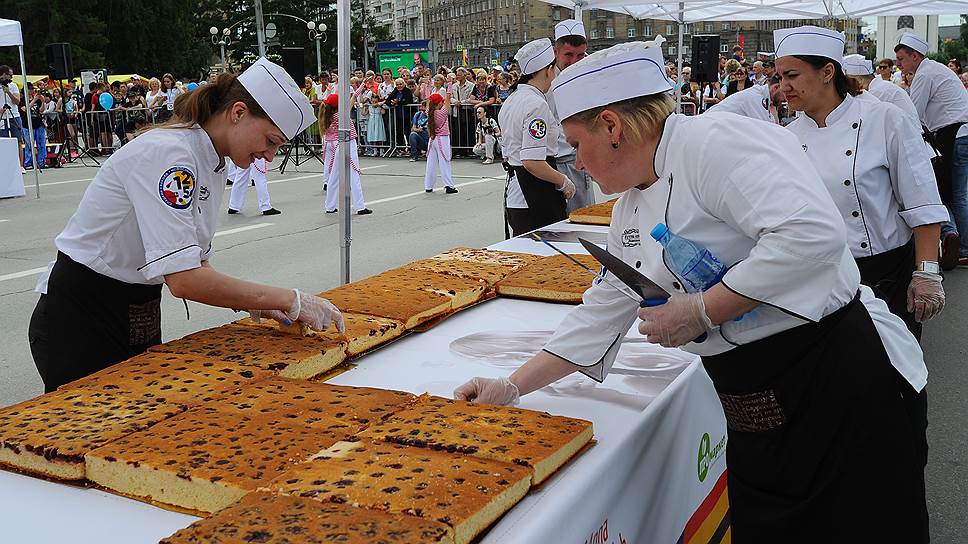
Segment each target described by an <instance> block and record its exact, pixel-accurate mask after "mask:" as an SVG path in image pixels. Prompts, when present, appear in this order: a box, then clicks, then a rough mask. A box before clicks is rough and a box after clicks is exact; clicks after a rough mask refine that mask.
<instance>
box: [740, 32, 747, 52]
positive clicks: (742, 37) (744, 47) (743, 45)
mask: <svg viewBox="0 0 968 544" xmlns="http://www.w3.org/2000/svg"><path fill="white" fill-rule="evenodd" d="M739 46H740V47H742V48H743V49H746V36H744V35H742V34H740V35H739Z"/></svg>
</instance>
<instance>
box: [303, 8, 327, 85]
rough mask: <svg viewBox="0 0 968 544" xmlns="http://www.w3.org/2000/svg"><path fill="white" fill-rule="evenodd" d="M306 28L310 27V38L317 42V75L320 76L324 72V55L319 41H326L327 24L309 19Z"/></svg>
mask: <svg viewBox="0 0 968 544" xmlns="http://www.w3.org/2000/svg"><path fill="white" fill-rule="evenodd" d="M306 28H308V29H309V39H310V40H314V41H315V42H316V75H317V76H318V75H319V74H321V73H323V57H322V56H321V55H320V52H319V42H320V40H322V41H324V42H325V41H326V24H325V23H319V25H317V24H316V22H315V21H309V22H307V23H306Z"/></svg>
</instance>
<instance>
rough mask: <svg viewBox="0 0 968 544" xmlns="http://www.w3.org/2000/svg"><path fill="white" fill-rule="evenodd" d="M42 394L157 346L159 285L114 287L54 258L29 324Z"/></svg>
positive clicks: (115, 282) (78, 266)
mask: <svg viewBox="0 0 968 544" xmlns="http://www.w3.org/2000/svg"><path fill="white" fill-rule="evenodd" d="M28 336H29V340H30V351H31V354H32V355H33V358H34V364H35V365H36V366H37V371H38V372H40V377H41V378H42V379H43V380H44V390H45V392H48V393H49V392H51V391H54V390H55V389H57V388H58V387H60V386H61V385H64V384H66V383H68V382H72V381H74V380H77V379H79V378H83V377H84V376H87V375H90V374H93V373H95V372H97V371H99V370H102V369H104V368H107V367H109V366H111V365H113V364H115V363H119V362H121V361H123V360H125V359H128V358H130V357H133V356H135V355H138V354H139V353H143V352H144V351H145V350H147V349H148V348H149V347H150V346H153V345H155V344H160V343H161V285H141V284H131V283H124V282H122V281H118V280H115V279H112V278H109V277H107V276H104V275H102V274H98V273H97V272H95V271H93V270H91V269H90V268H88V267H86V266H84V265H82V264H79V263H77V262H75V261H74V260H72V259H71V258H70V257H68V256H67V255H65V254H63V253H60V252H58V253H57V262H56V263H55V264H54V268H53V269H52V270H51V271H50V278H49V280H48V282H47V294H46V295H41V296H40V300H39V301H38V302H37V306H36V307H35V308H34V313H33V315H32V316H31V318H30V327H29V331H28Z"/></svg>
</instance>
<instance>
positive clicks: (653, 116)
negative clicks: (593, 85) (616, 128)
mask: <svg viewBox="0 0 968 544" xmlns="http://www.w3.org/2000/svg"><path fill="white" fill-rule="evenodd" d="M605 110H609V111H612V112H615V113H617V114H618V116H619V120H620V121H621V122H622V128H623V129H624V130H625V131H626V132H627V134H628V136H627V138H628V139H629V141H630V142H632V143H634V144H638V145H641V144H644V143H645V142H646V140H647V139H649V138H657V137H658V136H659V134H660V133H661V132H662V125H663V124H664V123H665V120H666V118H667V117H669V115H671V114H672V112H674V111H675V110H676V103H675V102H674V101H673V100H672V98H671V97H670V96H669V95H667V94H666V93H659V94H651V95H647V96H639V97H636V98H629V99H628V100H622V101H621V102H615V103H614V104H609V105H607V106H599V107H597V108H592V109H590V110H587V111H583V112H581V113H576V114H575V115H572V116H571V117H569V118H568V119H569V120H575V121H578V122H579V123H581V124H583V125H585V126H586V127H587V128H591V127H593V126H595V124H596V123H597V122H598V119H599V114H601V113H602V112H603V111H605Z"/></svg>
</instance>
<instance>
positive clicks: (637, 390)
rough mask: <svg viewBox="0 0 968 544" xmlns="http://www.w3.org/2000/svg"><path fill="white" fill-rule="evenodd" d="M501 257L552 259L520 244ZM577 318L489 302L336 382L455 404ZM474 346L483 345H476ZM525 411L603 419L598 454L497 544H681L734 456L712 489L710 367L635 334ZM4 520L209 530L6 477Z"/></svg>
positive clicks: (21, 533)
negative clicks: (596, 369)
mask: <svg viewBox="0 0 968 544" xmlns="http://www.w3.org/2000/svg"><path fill="white" fill-rule="evenodd" d="M560 228H562V229H579V230H593V229H596V228H595V227H592V228H589V227H585V226H577V225H576V226H570V225H565V226H560ZM597 230H599V231H601V230H602V229H600V228H598V229H597ZM564 245H565V249H566V250H567V251H571V252H579V251H580V250H579V249H578V248H580V246H579V245H578V244H564ZM495 247H496V248H498V249H513V250H518V251H530V252H532V253H542V254H546V253H548V252H551V250H550V249H549V248H546V247H544V246H543V245H542V244H539V243H536V242H532V241H530V240H520V239H517V240H510V241H506V242H502V243H500V244H496V245H495ZM545 250H547V251H545ZM571 308H572V306H569V305H560V304H545V303H539V302H532V301H523V300H512V299H504V298H499V299H497V300H493V301H489V302H486V303H483V304H481V305H479V306H476V307H474V308H471V309H469V310H466V311H463V312H460V313H458V314H456V315H454V316H453V317H451V318H449V319H447V320H445V321H444V322H442V323H441V324H439V325H437V326H436V327H434V328H432V329H430V330H429V331H426V332H423V333H416V334H411V335H409V336H407V337H405V338H403V339H400V340H398V341H396V342H394V343H392V344H390V345H388V346H386V347H385V348H383V349H379V350H377V351H375V352H373V353H370V354H367V355H366V356H365V357H363V358H362V359H361V360H360V361H359V365H358V366H357V367H356V368H353V369H352V370H350V371H348V372H346V373H344V374H341V375H339V376H337V377H336V378H334V379H332V380H330V382H331V383H336V384H342V385H357V386H371V387H372V386H376V387H384V388H394V389H400V390H405V391H411V392H413V393H423V392H430V393H431V394H435V395H442V396H448V397H449V396H450V395H451V392H452V391H453V389H454V388H455V387H456V386H458V385H460V384H461V383H463V382H465V381H466V380H467V379H468V378H470V377H472V376H489V377H497V376H504V375H507V374H509V373H510V372H511V371H512V370H513V369H514V368H516V367H517V366H519V365H520V362H521V359H522V358H524V357H525V356H526V354H523V353H514V352H512V353H506V352H507V351H508V349H504V350H503V351H504V352H505V353H501V354H500V356H496V355H497V354H495V352H494V351H493V348H490V351H488V348H487V346H489V345H492V344H493V343H494V340H495V339H497V344H498V345H501V346H513V345H512V341H514V340H515V339H519V341H520V342H519V343H520V344H521V345H522V346H523V348H525V351H526V350H527V348H528V347H529V346H530V350H531V351H537V350H538V349H540V347H541V345H542V342H541V338H543V337H544V336H547V335H549V334H550V332H551V331H552V330H553V329H554V328H555V327H556V326H557V325H558V323H559V322H560V321H561V319H562V318H563V317H564V315H565V314H566V313H567V312H568V311H569V310H570V309H571ZM469 335H477V336H474V337H472V338H469V339H467V338H465V337H467V336H469ZM482 336H483V338H482ZM461 339H464V340H461ZM472 340H477V342H476V343H475V342H472ZM479 346H483V347H481V348H480V349H479V350H478V353H480V352H483V351H488V353H490V354H491V358H489V359H487V360H485V359H481V358H476V357H474V355H473V354H474V352H475V347H479ZM512 351H513V350H512ZM521 407H523V408H530V409H535V410H544V411H548V412H550V413H552V414H558V415H565V416H572V417H579V418H584V419H588V420H591V421H592V422H593V423H594V426H595V440H596V442H597V443H596V444H595V445H594V446H593V447H591V448H590V449H589V450H587V451H586V452H585V453H584V454H583V455H582V456H580V457H579V458H577V459H576V460H574V461H573V462H571V463H570V464H568V465H567V466H566V467H565V468H564V470H562V471H560V472H559V473H558V474H556V475H555V476H553V477H552V478H551V479H549V480H548V481H546V482H545V483H544V484H543V485H542V486H541V487H540V488H538V489H536V490H533V491H532V492H531V493H529V494H528V496H527V497H525V499H524V500H523V501H521V502H520V503H519V504H518V505H517V506H515V507H514V508H513V509H512V510H511V511H510V512H508V513H507V514H505V516H504V517H503V518H501V519H500V520H499V521H498V522H497V524H495V526H494V527H492V528H491V529H490V531H489V532H488V533H487V534H486V536H485V537H484V538H483V540H482V542H483V543H488V544H490V543H502V544H504V543H512V542H528V543H533V542H556V541H559V540H560V541H561V542H575V543H581V542H584V541H586V540H589V541H595V539H596V538H601V537H603V536H604V535H603V534H602V533H603V528H604V529H606V530H607V532H608V535H607V536H608V539H607V540H601V542H602V543H603V544H604V543H605V542H615V543H618V542H622V541H627V542H630V543H631V542H635V543H645V542H657V543H659V542H661V543H672V542H675V541H676V540H677V539H678V538H679V536H680V535H681V534H682V532H683V528H684V527H685V525H686V522H687V521H688V520H689V519H690V517H691V516H692V515H693V513H694V512H695V511H696V510H697V508H698V507H699V505H700V504H701V503H702V501H703V499H704V498H706V496H707V495H708V494H710V492H711V491H712V490H713V486H714V485H715V483H716V482H717V480H718V479H719V478H720V476H721V475H722V474H723V471H724V469H725V459H724V458H723V457H722V455H721V453H722V452H721V451H720V452H719V453H720V455H718V456H716V457H714V458H711V459H710V458H707V459H706V460H705V466H708V470H707V472H706V473H705V474H703V476H704V478H703V479H702V481H700V479H699V474H700V472H701V466H703V465H704V462H703V460H701V459H700V455H699V451H700V447H701V446H700V444H701V443H702V440H703V435H704V434H708V435H709V436H710V437H711V443H712V445H713V446H715V445H716V444H717V443H718V442H719V441H720V439H721V438H722V437H724V436H725V421H724V419H723V416H722V411H721V408H720V406H719V401H718V400H717V398H716V395H715V392H714V391H713V388H712V383H711V382H710V381H709V378H708V377H707V376H706V374H705V372H704V371H703V370H702V367H701V364H700V363H699V361H698V358H697V357H695V356H693V355H689V354H687V353H685V352H682V351H679V350H672V349H665V348H661V347H658V346H654V345H651V344H647V343H644V342H643V341H642V338H641V336H639V334H638V332H637V331H635V329H634V327H633V330H632V331H630V333H629V336H628V337H627V338H626V342H625V343H624V344H623V348H622V352H621V353H620V355H619V359H618V361H617V362H616V365H615V368H614V371H613V372H612V374H610V375H609V376H608V378H607V379H606V380H605V381H604V383H602V384H597V383H595V382H594V381H592V380H591V379H588V378H586V377H584V376H581V375H579V374H575V375H574V376H571V377H567V378H565V379H563V380H561V381H559V382H557V383H555V384H552V385H551V386H548V387H546V388H544V389H542V390H539V391H536V392H534V393H532V394H530V395H527V396H526V397H525V398H524V399H522V402H521ZM0 512H2V514H0V527H2V530H3V531H4V539H9V542H28V541H29V542H71V543H73V544H80V543H91V544H94V543H97V544H107V543H112V542H118V543H124V544H132V543H141V542H144V543H151V542H157V541H158V539H160V538H162V537H164V536H167V535H169V534H171V533H173V532H174V531H176V530H177V529H179V528H181V527H184V526H186V525H188V524H189V523H191V522H192V521H193V520H194V519H195V518H193V517H191V516H185V515H182V514H175V513H172V512H168V511H165V510H162V509H160V508H156V507H153V506H149V505H146V504H143V503H139V502H137V501H133V500H128V499H125V498H121V497H117V496H114V495H111V494H108V493H104V492H101V491H97V490H93V489H78V488H74V487H70V486H65V485H62V484H57V483H51V482H46V481H43V480H37V479H33V478H28V477H24V476H19V475H16V474H11V473H7V472H2V471H0ZM623 539H624V540H623Z"/></svg>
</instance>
